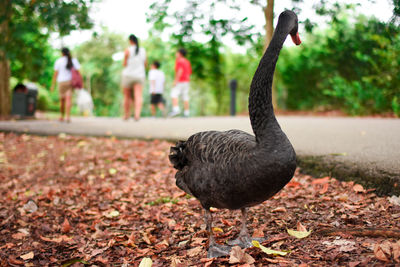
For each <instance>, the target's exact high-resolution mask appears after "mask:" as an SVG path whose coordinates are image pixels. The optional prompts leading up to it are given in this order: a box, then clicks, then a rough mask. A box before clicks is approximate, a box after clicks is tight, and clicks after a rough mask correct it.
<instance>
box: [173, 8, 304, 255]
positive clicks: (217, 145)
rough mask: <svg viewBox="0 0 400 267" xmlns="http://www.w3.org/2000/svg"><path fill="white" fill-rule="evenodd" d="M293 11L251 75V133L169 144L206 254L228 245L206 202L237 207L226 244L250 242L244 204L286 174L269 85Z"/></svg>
mask: <svg viewBox="0 0 400 267" xmlns="http://www.w3.org/2000/svg"><path fill="white" fill-rule="evenodd" d="M297 28H298V21H297V16H296V14H295V13H294V12H292V11H288V10H286V11H284V12H282V13H281V14H280V16H279V19H278V25H277V26H276V29H275V32H274V35H273V37H272V40H271V42H270V44H269V46H268V49H267V50H266V52H265V54H264V56H263V57H262V59H261V61H260V63H259V65H258V68H257V70H256V72H255V74H254V77H253V80H252V82H251V87H250V95H249V114H250V121H251V126H252V128H253V131H254V134H255V136H253V135H250V134H248V133H245V132H243V131H240V130H229V131H224V132H219V131H206V132H199V133H196V134H194V135H192V136H190V137H189V139H188V140H187V141H185V142H184V141H179V142H178V143H177V144H176V146H175V147H171V151H170V154H169V159H170V161H171V163H172V164H173V166H174V168H176V169H178V172H177V173H176V175H175V178H176V185H177V186H178V187H179V188H180V189H182V190H183V191H185V192H186V193H188V194H190V195H193V196H194V197H196V198H197V199H198V200H199V201H200V203H201V205H202V207H203V208H204V209H205V221H206V225H207V230H208V231H209V234H210V236H209V249H208V257H219V256H222V255H227V254H229V250H230V247H229V246H223V245H218V244H217V243H216V242H215V240H214V237H213V234H212V228H211V227H212V215H211V212H210V207H215V208H226V209H231V210H235V209H240V210H241V212H242V228H241V231H240V233H239V236H238V238H237V239H236V240H234V241H233V242H231V243H230V245H240V246H242V247H249V246H251V238H250V236H249V234H248V231H247V227H246V208H247V207H251V206H254V205H257V204H259V203H261V202H263V201H265V200H267V199H268V198H270V197H272V196H273V195H275V194H276V193H277V192H278V191H279V190H281V189H282V188H283V187H284V186H285V185H286V184H287V183H288V182H289V181H290V179H292V177H293V174H294V171H295V169H296V153H295V151H294V149H293V147H292V145H291V143H290V141H289V139H288V138H287V137H286V135H285V133H284V132H283V131H282V130H281V127H280V126H279V124H278V122H277V120H276V118H275V114H274V110H273V106H272V96H271V94H272V92H271V85H272V79H273V74H274V70H275V65H276V62H277V60H278V56H279V52H280V50H281V49H282V45H283V43H284V41H285V39H286V37H287V35H288V34H290V35H291V37H292V40H293V42H294V43H295V44H296V45H299V44H300V43H301V41H300V38H299V35H298V29H297Z"/></svg>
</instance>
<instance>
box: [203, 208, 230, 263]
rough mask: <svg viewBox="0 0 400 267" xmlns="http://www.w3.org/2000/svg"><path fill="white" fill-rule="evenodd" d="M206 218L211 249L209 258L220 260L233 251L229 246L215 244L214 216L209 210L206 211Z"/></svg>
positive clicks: (208, 254) (209, 249)
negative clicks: (219, 258)
mask: <svg viewBox="0 0 400 267" xmlns="http://www.w3.org/2000/svg"><path fill="white" fill-rule="evenodd" d="M204 217H205V221H206V225H207V231H208V233H209V248H208V253H207V257H208V258H218V257H222V256H227V255H229V253H230V251H231V248H230V247H229V246H224V245H219V244H217V243H216V242H215V239H214V235H213V232H212V214H211V212H210V211H209V210H208V209H207V210H206V212H205V216H204Z"/></svg>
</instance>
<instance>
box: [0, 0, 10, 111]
mask: <svg viewBox="0 0 400 267" xmlns="http://www.w3.org/2000/svg"><path fill="white" fill-rule="evenodd" d="M3 5H4V9H3V10H2V11H3V12H4V13H3V12H1V13H0V17H2V16H4V17H5V19H4V21H3V22H2V23H1V24H0V39H2V40H0V41H1V42H3V44H2V45H1V46H0V117H3V116H7V115H8V114H9V113H10V106H11V105H10V66H9V64H8V59H7V55H6V52H5V51H6V50H2V49H5V47H6V43H7V42H8V41H9V29H8V23H9V19H10V17H11V0H5V3H4V4H3Z"/></svg>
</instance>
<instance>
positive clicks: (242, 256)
mask: <svg viewBox="0 0 400 267" xmlns="http://www.w3.org/2000/svg"><path fill="white" fill-rule="evenodd" d="M254 262H255V260H254V258H253V257H252V256H250V255H249V254H247V253H245V252H244V249H241V248H240V247H239V246H234V247H233V248H232V250H231V252H230V254H229V263H230V264H235V263H245V264H253V263H254Z"/></svg>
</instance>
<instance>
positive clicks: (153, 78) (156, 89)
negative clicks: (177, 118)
mask: <svg viewBox="0 0 400 267" xmlns="http://www.w3.org/2000/svg"><path fill="white" fill-rule="evenodd" d="M149 82H150V95H151V98H150V104H151V105H150V109H151V115H152V116H153V117H155V116H156V111H157V110H156V108H157V107H158V108H159V109H160V110H161V112H162V114H163V116H165V114H164V99H163V93H164V84H165V74H164V72H163V71H162V70H160V62H159V61H157V60H156V61H154V62H153V63H152V64H151V66H150V71H149Z"/></svg>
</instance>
